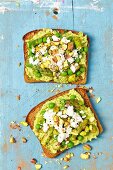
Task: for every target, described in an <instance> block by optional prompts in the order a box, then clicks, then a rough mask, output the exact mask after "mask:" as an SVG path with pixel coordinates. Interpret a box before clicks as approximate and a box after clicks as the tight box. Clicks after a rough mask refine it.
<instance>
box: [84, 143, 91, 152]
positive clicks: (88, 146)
mask: <svg viewBox="0 0 113 170" xmlns="http://www.w3.org/2000/svg"><path fill="white" fill-rule="evenodd" d="M83 149H84V150H86V151H90V150H91V149H92V147H91V146H90V145H88V144H84V145H83Z"/></svg>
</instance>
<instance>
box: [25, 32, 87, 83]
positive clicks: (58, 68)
mask: <svg viewBox="0 0 113 170" xmlns="http://www.w3.org/2000/svg"><path fill="white" fill-rule="evenodd" d="M26 42H27V47H28V58H27V60H26V64H25V71H26V74H27V75H28V76H29V78H32V79H34V80H37V81H46V82H49V81H54V82H58V83H73V82H76V81H78V80H82V79H84V78H85V75H86V71H87V70H86V69H87V68H86V55H87V53H88V39H87V35H84V34H83V33H82V32H79V33H73V32H72V31H58V30H52V29H42V30H40V31H39V32H38V33H37V34H35V35H34V36H33V37H32V38H31V39H29V40H26Z"/></svg>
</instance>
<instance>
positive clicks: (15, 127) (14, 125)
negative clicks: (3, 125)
mask: <svg viewBox="0 0 113 170" xmlns="http://www.w3.org/2000/svg"><path fill="white" fill-rule="evenodd" d="M9 126H10V128H11V129H18V130H19V131H20V130H21V128H20V125H19V124H17V123H16V122H14V121H12V122H11V123H10V125H9Z"/></svg>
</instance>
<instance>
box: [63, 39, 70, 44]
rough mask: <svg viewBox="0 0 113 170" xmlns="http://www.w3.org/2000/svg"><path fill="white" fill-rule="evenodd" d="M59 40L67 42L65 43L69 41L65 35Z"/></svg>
mask: <svg viewBox="0 0 113 170" xmlns="http://www.w3.org/2000/svg"><path fill="white" fill-rule="evenodd" d="M61 42H63V43H65V44H67V43H69V42H70V40H68V39H67V38H66V37H63V38H62V39H61Z"/></svg>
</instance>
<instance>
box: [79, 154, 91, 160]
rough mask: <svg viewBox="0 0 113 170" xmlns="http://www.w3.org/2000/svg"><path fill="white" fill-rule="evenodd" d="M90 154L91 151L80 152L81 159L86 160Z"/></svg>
mask: <svg viewBox="0 0 113 170" xmlns="http://www.w3.org/2000/svg"><path fill="white" fill-rule="evenodd" d="M90 155H91V153H90V152H85V153H81V154H80V158H81V159H84V160H87V159H89V158H90Z"/></svg>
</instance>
